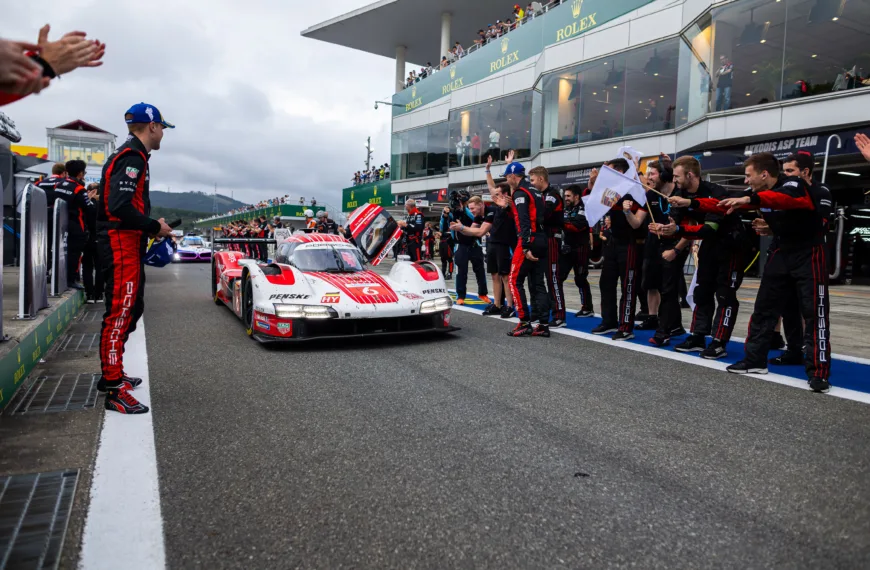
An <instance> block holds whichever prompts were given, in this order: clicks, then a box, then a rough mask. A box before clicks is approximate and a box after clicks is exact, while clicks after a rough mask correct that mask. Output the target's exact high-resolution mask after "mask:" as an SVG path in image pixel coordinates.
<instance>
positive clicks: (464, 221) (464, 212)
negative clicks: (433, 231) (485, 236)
mask: <svg viewBox="0 0 870 570" xmlns="http://www.w3.org/2000/svg"><path fill="white" fill-rule="evenodd" d="M470 199H471V195H470V194H469V192H468V190H453V191H452V192H450V206H448V207H446V208H444V211H443V212H442V213H441V232H442V233H444V232H447V231H452V232H453V239H454V240H456V244H457V245H456V253H455V264H456V304H457V305H464V304H465V293H466V284H467V282H468V263H469V262H471V269H472V271H474V277H475V278H476V279H477V295H478V297H480V300H481V301H483V302H484V303H491V302H492V301H490V299H489V297H488V296H487V295H488V293H489V291H488V290H487V286H486V273H485V272H484V267H483V248H482V247H481V246H480V238H479V237H477V236H473V235H466V234H463V233H460V232H459V231H457V230H455V229H451V228H456V227H457V226H456V225H455V224H457V223H458V224H459V225H460V226H464V227H467V228H470V227H472V226H473V225H474V214H473V213H472V212H471V210H470V209H469V208H468V201H469V200H470Z"/></svg>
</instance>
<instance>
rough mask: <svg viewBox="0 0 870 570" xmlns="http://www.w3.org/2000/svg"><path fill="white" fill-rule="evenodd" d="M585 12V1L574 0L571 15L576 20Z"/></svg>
mask: <svg viewBox="0 0 870 570" xmlns="http://www.w3.org/2000/svg"><path fill="white" fill-rule="evenodd" d="M582 10H583V0H574V2H572V3H571V15H573V16H574V19H575V20H576V19H577V18H579V17H580V12H581V11H582Z"/></svg>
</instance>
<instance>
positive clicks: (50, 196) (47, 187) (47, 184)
mask: <svg viewBox="0 0 870 570" xmlns="http://www.w3.org/2000/svg"><path fill="white" fill-rule="evenodd" d="M62 180H63V178H61V177H60V176H55V175H54V174H52V175H51V176H49V177H48V178H43V179H42V180H41V181H40V182H38V183H37V184H36V186H37V187H38V188H40V189H41V190H42V191H43V192H45V203H46V204H47V205H48V218H47V219H48V239H47V240H45V243H46V246H47V248H46V252H45V253H46V256H47V257H46V259H48V269H49V270H50V269H51V268H52V267H53V266H54V260H53V259H52V255H51V253H52V251H53V249H54V241H55V239H54V201H55V200H56V199H57V194H56V193H55V191H54V188H55V186H57V185H58V184H60V182H61V181H62Z"/></svg>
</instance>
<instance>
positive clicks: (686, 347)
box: [674, 334, 707, 352]
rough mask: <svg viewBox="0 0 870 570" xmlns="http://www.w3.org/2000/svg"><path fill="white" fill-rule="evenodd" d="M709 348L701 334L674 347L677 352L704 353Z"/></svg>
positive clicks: (694, 335)
mask: <svg viewBox="0 0 870 570" xmlns="http://www.w3.org/2000/svg"><path fill="white" fill-rule="evenodd" d="M706 348H707V341H706V340H705V339H704V337H703V336H701V335H699V334H691V335H689V338H687V339H686V340H684V341H683V342H681V343H680V344H678V345H677V346H675V347H674V350H676V351H677V352H703V351H704V350H705V349H706Z"/></svg>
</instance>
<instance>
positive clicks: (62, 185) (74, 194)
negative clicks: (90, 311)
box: [54, 177, 88, 285]
mask: <svg viewBox="0 0 870 570" xmlns="http://www.w3.org/2000/svg"><path fill="white" fill-rule="evenodd" d="M54 193H55V196H56V197H57V200H64V201H65V202H66V208H67V210H66V211H67V216H68V218H69V222H68V224H67V242H66V247H67V249H66V282H67V284H68V285H72V284H73V283H75V282H77V281H79V265H80V262H81V258H82V252H83V251H84V250H85V246H86V245H87V243H88V224H87V222H86V221H85V212H86V211H87V209H88V194H87V192H86V191H85V187H84V186H82V183H81V182H80V181H78V180H76V179H74V178H69V177H67V178H65V179H63V180H61V181H60V182H58V184H57V185H56V186H55V187H54Z"/></svg>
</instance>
